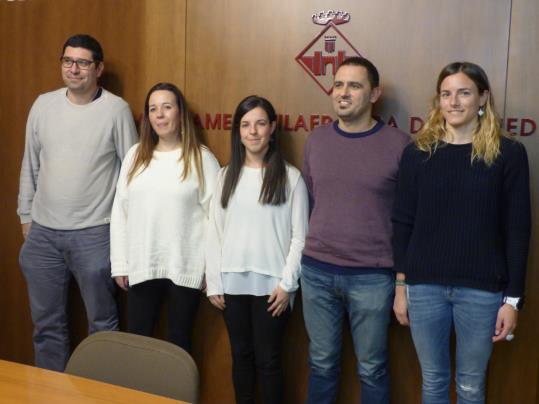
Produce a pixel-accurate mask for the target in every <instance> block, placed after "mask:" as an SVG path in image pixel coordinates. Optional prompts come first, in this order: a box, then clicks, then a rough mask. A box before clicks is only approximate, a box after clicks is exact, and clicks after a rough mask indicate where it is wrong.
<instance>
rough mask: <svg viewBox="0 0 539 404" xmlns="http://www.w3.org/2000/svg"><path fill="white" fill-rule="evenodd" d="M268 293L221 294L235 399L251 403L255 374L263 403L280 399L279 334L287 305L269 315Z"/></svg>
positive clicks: (281, 390) (280, 347) (288, 313)
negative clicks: (259, 385) (228, 339)
mask: <svg viewBox="0 0 539 404" xmlns="http://www.w3.org/2000/svg"><path fill="white" fill-rule="evenodd" d="M268 298H269V296H251V295H225V303H226V309H225V310H224V317H225V323H226V327H227V329H228V335H229V338H230V346H231V348H232V378H233V381H234V391H235V393H236V402H237V403H239V404H247V403H254V402H255V376H256V373H258V374H259V382H260V384H261V387H262V396H263V401H264V403H265V404H280V403H282V402H283V371H282V364H281V356H282V345H283V335H284V329H285V325H286V321H287V319H288V316H289V315H290V308H288V309H287V310H286V311H285V312H284V313H283V314H281V315H280V316H279V317H272V316H271V313H269V312H268V311H267V310H268V307H269V304H268V303H267V300H268Z"/></svg>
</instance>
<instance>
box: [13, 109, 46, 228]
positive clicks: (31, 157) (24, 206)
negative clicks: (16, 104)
mask: <svg viewBox="0 0 539 404" xmlns="http://www.w3.org/2000/svg"><path fill="white" fill-rule="evenodd" d="M37 104H38V101H37V100H36V102H35V103H34V105H33V106H32V109H31V110H30V113H29V114H28V120H27V122H26V137H25V145H24V157H23V159H22V164H21V174H20V180H19V197H18V207H17V214H18V215H19V217H20V220H21V223H23V224H24V223H29V222H31V221H32V216H31V211H32V203H33V201H34V195H35V193H36V188H37V177H38V175H39V168H40V161H39V154H40V152H41V144H40V142H39V136H38V133H37V115H38V113H37V110H38V106H37Z"/></svg>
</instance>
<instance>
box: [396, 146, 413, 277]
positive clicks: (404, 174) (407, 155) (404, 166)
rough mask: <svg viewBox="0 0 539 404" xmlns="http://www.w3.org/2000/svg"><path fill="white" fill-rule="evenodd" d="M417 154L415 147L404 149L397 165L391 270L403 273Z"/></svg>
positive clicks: (408, 237)
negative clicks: (392, 263) (392, 264)
mask: <svg viewBox="0 0 539 404" xmlns="http://www.w3.org/2000/svg"><path fill="white" fill-rule="evenodd" d="M418 157H419V154H418V153H417V150H416V147H415V145H413V144H411V145H409V146H407V147H406V148H405V149H404V152H403V155H402V157H401V161H400V165H399V173H398V178H397V187H396V191H395V201H394V205H393V215H392V222H393V240H392V242H393V260H394V266H393V269H394V271H395V272H403V273H405V272H406V271H405V269H404V261H405V257H406V251H407V249H408V244H409V242H410V237H411V236H412V231H413V228H414V221H415V215H416V204H417V184H416V168H415V167H416V165H417V163H416V160H417V159H418Z"/></svg>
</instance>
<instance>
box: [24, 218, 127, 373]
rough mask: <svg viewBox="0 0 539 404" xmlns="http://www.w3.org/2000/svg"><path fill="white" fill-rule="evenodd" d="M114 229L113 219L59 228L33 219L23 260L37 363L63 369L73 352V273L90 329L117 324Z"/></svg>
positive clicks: (104, 327)
mask: <svg viewBox="0 0 539 404" xmlns="http://www.w3.org/2000/svg"><path fill="white" fill-rule="evenodd" d="M109 231H110V230H109V225H102V226H95V227H89V228H86V229H80V230H55V229H50V228H48V227H45V226H41V225H39V224H38V223H36V222H33V223H32V227H31V229H30V232H29V234H28V236H27V237H26V240H25V241H24V244H23V246H22V248H21V252H20V255H19V264H20V266H21V269H22V272H23V274H24V277H25V278H26V284H27V286H28V295H29V298H30V311H31V314H32V322H33V323H34V335H33V341H34V355H35V361H36V366H38V367H41V368H46V369H51V370H58V371H63V370H64V368H65V365H66V363H67V360H68V358H69V329H68V323H67V307H66V306H67V296H68V291H69V281H70V277H71V274H72V275H73V277H74V278H75V280H76V281H77V284H78V285H79V289H80V292H81V296H82V300H83V301H84V306H85V307H86V316H87V318H88V325H89V327H88V328H89V332H90V333H93V332H96V331H104V330H117V329H118V313H117V306H116V299H115V291H116V286H115V284H114V280H113V279H112V278H111V277H110V253H109V251H110V247H109Z"/></svg>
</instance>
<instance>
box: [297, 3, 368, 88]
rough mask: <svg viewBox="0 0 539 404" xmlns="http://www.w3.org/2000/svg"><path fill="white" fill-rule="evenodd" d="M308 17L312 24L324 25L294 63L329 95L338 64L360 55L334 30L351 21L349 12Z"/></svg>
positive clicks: (338, 31)
mask: <svg viewBox="0 0 539 404" xmlns="http://www.w3.org/2000/svg"><path fill="white" fill-rule="evenodd" d="M311 18H312V22H313V23H314V24H316V25H323V26H325V28H323V29H322V31H321V32H320V33H319V34H318V35H317V36H316V37H315V38H314V39H313V40H312V41H311V42H310V43H309V44H308V45H307V46H306V47H305V49H303V50H302V51H301V52H300V53H299V54H298V55H297V56H296V62H298V63H299V65H300V66H301V67H302V68H303V69H304V70H305V71H306V72H307V73H308V74H309V76H311V78H312V79H313V80H314V81H315V82H316V84H318V85H319V86H320V88H321V89H322V90H324V92H325V93H326V94H328V95H329V94H331V89H332V88H333V78H334V76H335V72H336V71H337V68H338V67H339V65H340V64H341V63H342V62H343V61H344V60H345V59H346V58H349V57H352V56H361V54H360V53H359V52H358V51H357V49H356V48H355V47H354V46H353V45H352V44H351V43H350V41H349V40H348V39H347V38H346V37H345V36H344V34H343V33H342V32H341V31H340V30H339V29H338V28H337V25H341V24H345V23H347V22H349V21H350V18H351V16H350V13H348V12H346V11H334V10H328V11H320V12H319V13H316V14H313V15H312V17H311Z"/></svg>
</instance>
